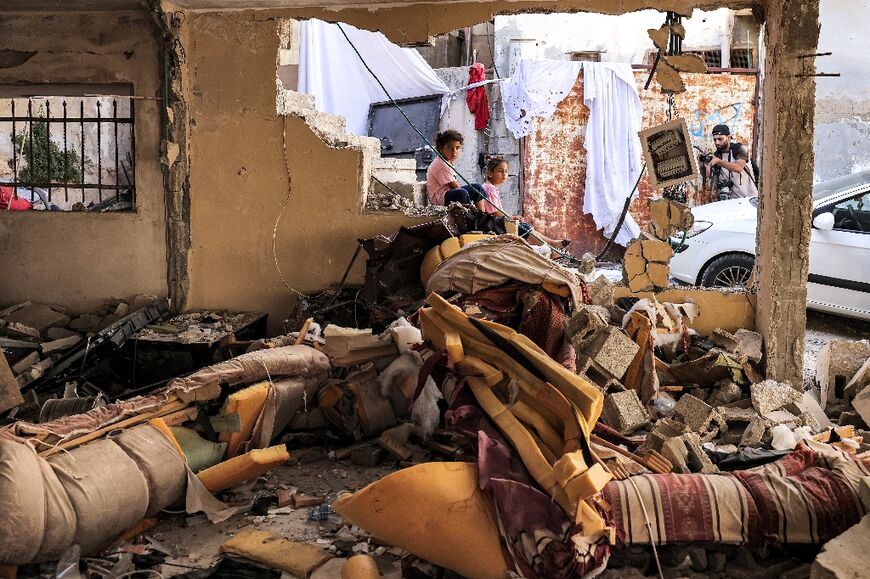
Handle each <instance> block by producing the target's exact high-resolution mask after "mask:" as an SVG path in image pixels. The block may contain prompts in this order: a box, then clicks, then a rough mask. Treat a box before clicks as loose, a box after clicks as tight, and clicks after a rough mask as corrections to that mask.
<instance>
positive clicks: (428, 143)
mask: <svg viewBox="0 0 870 579" xmlns="http://www.w3.org/2000/svg"><path fill="white" fill-rule="evenodd" d="M336 26H338V29H339V30H340V31H341V34H342V36H344V39H345V40H347V43H348V44H350V47H351V48H352V49H353V51H354V52H355V53H356V55H357V57H358V58H359V60H360V62H361V63H362V65H363V66H364V67H365V69H366V70H367V71H368V72H369V74H371V75H372V78H374V79H375V82H377V83H378V86H380V87H381V90H382V91H384V94H385V95H387V98H388V99H389V100H390V103H392V105H393V106H394V107H396V109H397V110H398V111H399V112H400V113H401V114H402V116H403V117H404V118H405V120H406V121H407V122H408V124H409V125H411V128H412V129H414V132H415V133H417V135H419V137H420V138H421V139H423V142H424V143H426V144H427V145H428V146H429V148H431V149H432V151H434V153H435V154H436V155H438V157H440V158H441V160H442V161H444V162H445V163H447V166H448V167H450V168H451V169H453V171H454V172H455V173H456V175H457V176H458V177H459V178H460V179H462V180H463V181H465V184H466V185H471V184H472V183H471V181H469V180H468V179H466V178H465V176H464V175H463V174H462V173H460V172H459V171H457V170H456V167H454V166H453V164H452V163H450V161H448V160H447V159H446V158H445V157H444V155H442V154H441V151H439V150H438V149H437V148H436V147H435V146H434V145H433V144H432V143H431V142H430V141H429V139H428V138H427V137H426V135H424V134H423V133H421V132H420V129H418V128H417V126H416V125H415V124H414V122H413V121H411V119H410V118H408V115H406V114H405V111H404V110H402V107H400V106H399V103H397V102H396V101H395V99H393V97H392V95H391V94H390V91H388V90H387V87H385V86H384V83H382V82H381V79H380V78H378V75H376V74H375V73H374V71H373V70H372V69H371V68H370V67H369V65H368V63H367V62H366V61H365V59H364V58H363V57H362V54H360V52H359V50H357V48H356V46H355V45H354V43H353V42H352V41H351V39H350V37H349V36H348V35H347V33H346V32H345V31H344V28H343V27H342V26H341V23H339V22H337V23H336ZM490 205H492V206H493V207H495V209H496V211H498V212H499V213H500V214H501V215H503V216H505V217H508V218H511V219H512V218H513V216H512V215H510V214H509V213H507V212H506V211H505V210H504V209H502V208H501V207H497V206H496V205H495V204H494V203H492V202H490ZM529 235H531V236H534V238H535V239H537V240H538V241H540V242H541V243H543V244H544V245H546V246H547V247H549V248H550V249H551V250H552V251H554V252H556V253H557V254H559V255H560V256H562V257H564V258H566V259H569V260H571V261H573V262H575V263H579V260H578V259H577V258H576V257H574V256H573V255H571V254H569V253H567V252H564V251H562V250H561V249H557V248H555V247H553V246H552V245H550V244H549V243H547V241H546V240H544V239H543V238H542V237H541V235H540V234H539V233H538V232H537V231H535V230H534V229H532V230H531V231H529Z"/></svg>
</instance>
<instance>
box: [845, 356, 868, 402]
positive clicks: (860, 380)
mask: <svg viewBox="0 0 870 579" xmlns="http://www.w3.org/2000/svg"><path fill="white" fill-rule="evenodd" d="M867 386H870V357H868V358H867V359H866V360H865V361H864V364H863V365H862V366H861V367H860V368H858V371H857V372H855V375H854V376H852V379H851V380H849V383H848V384H846V396H847V397H849V398H854V397H855V396H856V395H858V394H859V393H860V392H861V391H862V390H864V389H865V388H866V387H867Z"/></svg>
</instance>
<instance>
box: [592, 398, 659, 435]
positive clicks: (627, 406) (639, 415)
mask: <svg viewBox="0 0 870 579" xmlns="http://www.w3.org/2000/svg"><path fill="white" fill-rule="evenodd" d="M601 419H602V421H603V422H604V424H606V425H607V426H610V427H611V428H614V429H615V430H618V431H619V432H620V433H621V434H628V433H630V432H634V431H635V430H637V429H638V428H641V427H642V426H646V425H647V424H649V415H648V414H647V412H646V408H644V406H643V403H641V401H640V399H639V398H638V397H637V392H635V391H634V390H626V391H625V392H616V393H614V394H608V395H607V396H605V398H604V409H603V410H602V413H601Z"/></svg>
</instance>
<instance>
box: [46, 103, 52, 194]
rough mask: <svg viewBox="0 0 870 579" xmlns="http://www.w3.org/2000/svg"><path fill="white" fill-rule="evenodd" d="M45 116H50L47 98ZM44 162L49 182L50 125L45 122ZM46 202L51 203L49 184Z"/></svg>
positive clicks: (48, 117)
mask: <svg viewBox="0 0 870 579" xmlns="http://www.w3.org/2000/svg"><path fill="white" fill-rule="evenodd" d="M45 118H46V119H50V118H51V101H49V100H46V101H45ZM45 164H46V177H47V181H49V182H51V125H49V124H48V123H45ZM48 202H49V203H51V185H49V186H48ZM46 209H48V207H46Z"/></svg>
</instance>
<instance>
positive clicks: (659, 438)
mask: <svg viewBox="0 0 870 579" xmlns="http://www.w3.org/2000/svg"><path fill="white" fill-rule="evenodd" d="M685 433H686V425H685V424H683V423H682V422H679V421H677V420H674V419H673V418H662V419H661V420H659V421H658V422H656V425H655V428H653V429H652V432H650V433H649V435H647V437H646V440H645V441H644V442H643V444H641V445H640V448H638V452H639V453H642V452H643V451H644V450H655V451H656V452H661V451H662V446H663V445H664V443H665V441H666V440H668V439H669V438H674V437H676V436H680V435H682V434H685Z"/></svg>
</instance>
